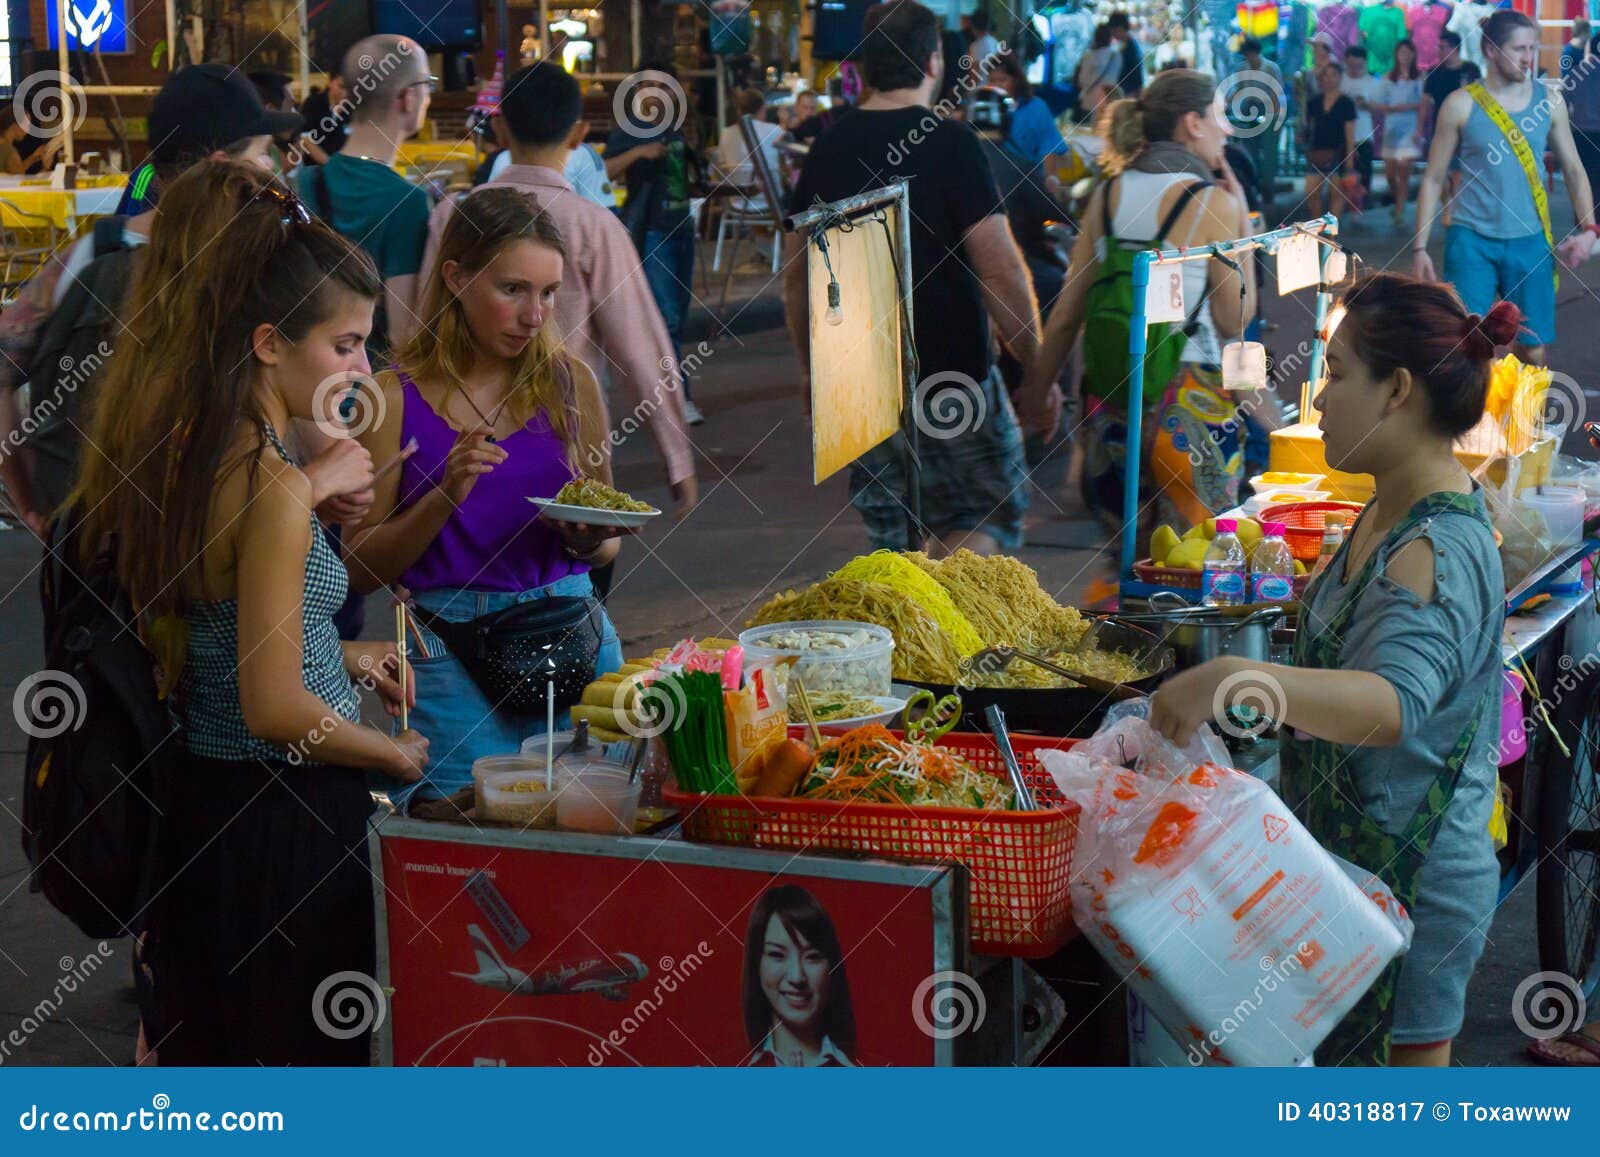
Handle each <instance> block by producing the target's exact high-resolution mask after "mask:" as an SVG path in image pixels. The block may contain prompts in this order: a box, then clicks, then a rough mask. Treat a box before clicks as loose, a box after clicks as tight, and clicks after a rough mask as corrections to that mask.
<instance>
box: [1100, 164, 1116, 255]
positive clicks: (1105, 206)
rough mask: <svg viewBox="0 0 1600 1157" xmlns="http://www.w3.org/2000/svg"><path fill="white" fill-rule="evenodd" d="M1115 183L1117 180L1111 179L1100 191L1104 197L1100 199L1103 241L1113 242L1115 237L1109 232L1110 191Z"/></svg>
mask: <svg viewBox="0 0 1600 1157" xmlns="http://www.w3.org/2000/svg"><path fill="white" fill-rule="evenodd" d="M1116 183H1117V179H1116V178H1115V177H1112V178H1111V179H1110V180H1109V181H1107V182H1106V185H1105V188H1104V189H1103V190H1102V193H1103V194H1104V195H1103V196H1102V197H1101V198H1100V215H1101V228H1100V236H1101V238H1102V239H1103V240H1105V241H1114V240H1116V236H1117V235H1116V234H1115V233H1114V232H1112V230H1111V190H1112V188H1113V187H1114V186H1115V185H1116Z"/></svg>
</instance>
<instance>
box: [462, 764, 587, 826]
mask: <svg viewBox="0 0 1600 1157" xmlns="http://www.w3.org/2000/svg"><path fill="white" fill-rule="evenodd" d="M572 783H573V781H572V779H571V778H569V777H567V776H565V775H563V774H562V773H561V772H560V771H557V772H556V775H555V779H554V783H553V784H546V783H545V779H544V767H543V765H542V763H541V766H540V768H539V770H538V771H526V770H524V771H495V772H490V773H489V774H488V775H486V776H484V777H483V779H481V780H480V781H478V800H479V803H478V809H477V815H478V818H479V819H480V820H485V821H487V822H489V823H497V824H516V825H518V826H519V827H524V828H553V827H555V826H556V817H557V811H558V809H559V807H560V799H561V797H562V796H563V795H565V794H566V792H567V790H569V789H570V788H571V786H572Z"/></svg>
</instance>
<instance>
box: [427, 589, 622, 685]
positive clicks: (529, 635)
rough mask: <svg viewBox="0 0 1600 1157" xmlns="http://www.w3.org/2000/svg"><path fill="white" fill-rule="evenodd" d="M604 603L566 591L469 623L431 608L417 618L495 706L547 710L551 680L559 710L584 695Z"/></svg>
mask: <svg viewBox="0 0 1600 1157" xmlns="http://www.w3.org/2000/svg"><path fill="white" fill-rule="evenodd" d="M601 613H602V612H601V610H600V604H599V602H598V601H596V600H595V599H590V598H574V597H567V596H562V597H558V598H548V599H533V600H531V601H529V602H525V603H517V604H516V605H515V606H510V607H507V608H505V609H504V610H501V611H494V612H491V613H490V614H487V615H481V616H479V617H478V618H476V619H471V620H469V621H467V622H465V623H452V622H449V621H448V620H446V619H444V618H442V617H440V616H439V615H435V614H431V613H429V612H427V611H422V610H419V611H417V618H418V619H419V620H420V621H421V622H422V624H423V625H424V626H426V627H427V628H428V629H429V630H430V631H432V632H433V633H434V634H435V635H437V636H439V638H440V639H442V640H443V641H444V645H445V646H446V647H448V648H449V649H450V653H451V654H452V655H454V656H455V657H456V658H457V659H458V660H459V661H460V662H461V665H462V666H463V667H465V668H466V669H467V674H469V675H471V676H472V681H473V682H474V683H476V684H477V685H478V687H479V689H481V690H482V691H483V693H484V695H486V696H487V697H488V699H489V702H490V703H492V704H494V707H495V710H497V711H502V710H503V711H512V712H516V713H519V714H524V715H542V714H544V712H545V711H546V710H547V709H548V708H547V705H546V700H547V698H548V693H549V684H550V683H551V682H552V681H554V683H555V703H556V710H557V711H565V710H566V709H567V708H569V707H572V706H573V705H574V704H576V703H577V702H578V701H579V700H580V699H581V698H582V697H583V689H584V688H585V687H587V686H588V685H589V684H590V683H591V682H592V681H593V680H594V669H595V664H596V662H597V661H598V660H599V658H600V615H601Z"/></svg>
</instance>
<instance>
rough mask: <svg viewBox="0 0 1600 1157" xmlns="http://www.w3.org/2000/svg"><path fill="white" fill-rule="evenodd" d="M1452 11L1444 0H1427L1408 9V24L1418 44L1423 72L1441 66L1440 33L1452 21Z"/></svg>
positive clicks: (1418, 61)
mask: <svg viewBox="0 0 1600 1157" xmlns="http://www.w3.org/2000/svg"><path fill="white" fill-rule="evenodd" d="M1452 13H1453V9H1452V8H1451V7H1450V5H1448V4H1445V3H1443V0H1427V2H1426V3H1423V4H1413V5H1412V6H1411V7H1410V8H1408V9H1406V24H1407V26H1408V27H1409V28H1410V30H1411V39H1412V40H1414V41H1416V44H1417V67H1418V68H1420V69H1422V71H1423V72H1432V71H1433V70H1434V69H1435V68H1438V67H1439V34H1440V33H1441V32H1443V31H1444V30H1445V26H1446V25H1448V24H1449V23H1450V17H1451V15H1452Z"/></svg>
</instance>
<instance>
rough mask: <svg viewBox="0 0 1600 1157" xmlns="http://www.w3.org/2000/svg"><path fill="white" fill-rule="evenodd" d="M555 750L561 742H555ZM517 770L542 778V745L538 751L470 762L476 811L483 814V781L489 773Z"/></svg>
mask: <svg viewBox="0 0 1600 1157" xmlns="http://www.w3.org/2000/svg"><path fill="white" fill-rule="evenodd" d="M556 750H557V751H560V750H561V744H560V742H559V741H558V742H557V743H556ZM505 771H509V772H517V773H520V774H522V775H527V776H534V775H536V776H538V777H539V778H540V779H543V778H544V747H543V746H542V745H541V746H540V748H539V750H538V751H536V752H535V751H523V752H521V753H520V754H519V753H513V754H511V755H485V756H482V757H480V758H478V759H475V760H473V762H472V796H473V802H474V803H475V804H476V805H477V807H478V813H479V814H480V815H481V814H483V803H484V799H483V781H484V780H485V779H486V778H488V777H489V776H491V775H496V774H498V773H500V772H505Z"/></svg>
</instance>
